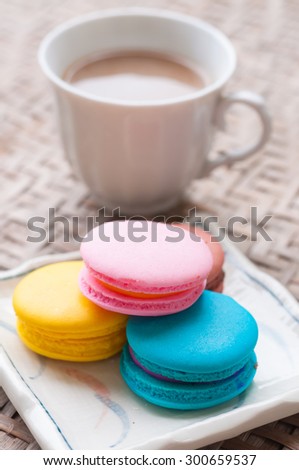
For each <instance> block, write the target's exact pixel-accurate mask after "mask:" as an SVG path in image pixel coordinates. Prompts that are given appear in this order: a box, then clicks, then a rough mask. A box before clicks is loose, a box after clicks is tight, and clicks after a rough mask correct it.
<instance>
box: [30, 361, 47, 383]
mask: <svg viewBox="0 0 299 470" xmlns="http://www.w3.org/2000/svg"><path fill="white" fill-rule="evenodd" d="M36 356H37V359H38V362H39V365H38V370H37V372H36V374H35V375H30V376H29V379H31V380H36V379H39V377H40V376H41V375H42V374H43V372H44V370H45V368H46V365H47V360H46V358H45V357H42V356H39V355H36Z"/></svg>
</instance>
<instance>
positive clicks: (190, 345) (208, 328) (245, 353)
mask: <svg viewBox="0 0 299 470" xmlns="http://www.w3.org/2000/svg"><path fill="white" fill-rule="evenodd" d="M127 338H128V345H127V346H126V347H125V348H124V350H123V354H122V358H121V374H122V376H123V378H124V380H125V382H126V383H127V385H128V386H129V387H130V388H131V390H132V391H133V392H135V393H136V394H137V395H139V396H140V397H142V398H144V399H145V400H147V401H149V402H151V403H154V404H156V405H159V406H163V407H166V408H175V409H182V410H183V409H200V408H207V407H210V406H214V405H218V404H220V403H223V402H225V401H227V400H230V399H232V398H234V397H236V396H237V395H239V394H240V393H241V392H243V391H244V390H245V389H246V388H247V387H248V386H249V385H250V384H251V382H252V380H253V378H254V375H255V372H256V368H257V361H256V356H255V353H254V347H255V345H256V342H257V338H258V328H257V324H256V321H255V320H254V318H253V317H252V315H251V314H250V313H249V312H248V311H247V310H246V309H245V308H243V307H242V306H241V305H239V304H238V303H237V302H236V301H235V300H233V299H232V298H230V297H228V296H226V295H223V294H218V293H215V292H211V291H204V293H203V294H202V296H201V297H200V298H199V299H198V301H197V302H196V303H195V304H193V305H192V306H191V307H190V308H189V309H187V310H185V311H184V312H181V313H177V314H174V315H169V316H163V317H146V318H140V317H131V318H130V319H129V322H128V325H127Z"/></svg>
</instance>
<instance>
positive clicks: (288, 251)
mask: <svg viewBox="0 0 299 470" xmlns="http://www.w3.org/2000/svg"><path fill="white" fill-rule="evenodd" d="M126 5H132V2H131V1H125V0H123V1H120V0H119V1H116V0H106V1H104V0H85V1H84V2H83V1H81V0H52V1H51V2H48V1H46V0H35V1H33V2H29V3H28V2H24V0H15V1H14V2H6V1H4V0H0V14H1V18H2V22H1V23H2V25H1V29H0V38H1V39H0V41H1V49H0V63H1V65H2V71H3V72H2V74H1V78H0V80H1V87H0V94H1V108H0V113H1V117H2V119H1V121H2V122H1V126H0V136H1V138H0V192H1V201H2V204H1V206H0V269H8V268H11V267H14V266H16V265H18V264H19V263H20V262H22V261H24V260H26V259H28V258H30V257H33V256H38V255H40V254H49V253H59V252H63V251H72V250H74V249H77V248H78V242H76V241H75V240H72V239H71V240H70V241H69V242H68V243H65V242H64V240H63V233H62V231H61V230H60V229H59V227H57V224H56V226H55V227H54V225H53V223H50V224H48V227H47V229H48V231H49V233H54V235H55V237H54V241H53V242H52V243H49V242H48V241H44V242H43V243H29V242H27V241H26V239H27V236H28V229H27V221H28V219H29V218H30V217H32V216H40V217H45V220H46V221H47V220H48V210H49V207H53V208H55V210H56V214H57V215H62V216H66V217H70V216H71V215H77V216H79V233H80V234H81V235H83V234H84V229H85V226H86V217H87V216H90V215H96V212H97V209H98V207H97V205H96V204H95V203H94V202H93V200H92V199H91V197H90V196H89V194H88V192H87V190H86V188H85V187H84V186H83V185H82V184H81V182H80V181H78V180H76V178H75V177H74V175H73V174H72V170H71V168H70V167H69V165H68V163H67V162H66V160H65V158H64V156H63V152H62V149H61V145H60V141H59V138H58V133H57V129H56V125H55V121H54V114H53V108H52V97H51V93H50V89H49V85H48V83H47V82H46V80H45V78H44V77H43V76H42V73H41V71H40V69H39V66H38V64H37V59H36V54H37V48H38V45H39V43H40V40H41V39H42V37H43V36H44V35H45V34H46V33H47V32H48V31H50V30H51V29H52V28H53V27H54V26H55V25H57V24H59V23H61V22H63V21H64V20H66V19H69V18H72V17H74V16H77V15H79V14H82V13H86V12H91V11H94V10H98V9H101V8H109V7H115V6H126ZM134 5H140V6H154V7H163V8H167V9H170V8H171V9H173V10H177V11H181V12H184V13H189V14H192V15H194V16H196V17H198V18H202V19H204V20H207V21H209V22H210V23H212V24H213V25H215V26H217V27H218V28H220V29H221V30H222V31H223V32H224V33H225V34H227V36H228V37H229V38H230V39H231V41H232V43H233V44H234V46H235V48H236V50H237V55H238V68H237V71H236V73H235V75H234V77H233V79H232V80H231V82H230V83H229V85H228V87H227V91H228V92H229V91H236V90H241V89H250V90H252V91H255V92H258V93H261V94H262V95H263V96H264V97H265V98H266V100H267V104H268V107H269V111H270V113H271V115H272V116H273V132H272V137H271V140H270V141H269V143H268V144H267V145H266V147H265V148H264V149H263V150H262V151H260V152H258V153H257V154H256V155H255V156H254V157H252V158H251V159H249V160H247V161H244V162H239V163H236V164H235V165H233V166H231V167H230V168H227V167H222V168H218V169H217V170H215V171H214V172H213V173H212V174H211V175H210V177H209V178H207V179H205V180H200V181H198V180H197V181H195V182H194V183H193V184H192V186H191V187H190V188H188V192H187V195H186V201H185V202H184V204H183V205H182V206H181V207H180V208H177V211H180V213H185V212H186V211H187V209H188V208H190V207H194V206H196V207H198V210H199V211H200V213H206V214H212V215H217V216H218V218H219V222H218V223H219V224H220V225H221V226H224V227H226V223H227V220H228V219H229V218H230V217H231V216H234V215H238V216H242V217H245V218H246V219H247V220H249V218H250V208H251V207H257V208H258V218H259V219H262V218H263V216H264V215H267V214H270V215H271V216H272V218H271V220H270V221H269V222H268V224H267V232H268V234H269V235H270V237H271V239H272V241H265V240H264V239H262V238H261V237H258V239H257V240H251V239H250V224H246V225H241V224H240V225H239V226H238V227H235V229H236V230H235V233H236V234H237V235H239V234H245V235H247V239H246V241H245V242H242V243H239V244H238V246H239V248H240V249H241V250H242V251H243V252H245V253H246V254H247V255H248V257H249V258H250V259H251V260H252V261H253V262H255V263H256V264H257V265H258V266H259V267H260V268H261V269H263V270H265V271H266V272H268V273H270V274H271V275H273V276H274V277H275V278H277V279H279V280H280V281H281V282H282V284H284V285H285V286H287V287H288V289H289V290H290V291H291V292H292V293H293V295H294V296H295V297H297V298H298V299H299V250H298V248H299V166H298V149H299V99H298V97H299V80H298V76H297V74H296V72H297V70H296V67H297V64H298V59H299V56H298V47H297V45H298V42H299V28H298V21H299V3H298V2H297V1H296V0H242V1H239V2H236V1H234V0H221V1H217V2H212V1H206V0H200V1H195V0H174V1H172V2H170V0H156V1H154V0H148V1H146V0H143V1H135V2H134ZM228 130H229V133H228V135H227V136H224V135H222V134H219V135H218V136H217V138H216V139H215V142H214V146H213V150H212V154H216V152H217V149H221V148H228V147H230V146H238V144H240V143H241V142H243V140H244V139H245V140H246V139H247V138H248V139H250V138H252V137H253V136H254V134H255V133H256V132H258V123H256V121H255V120H254V117H253V116H251V115H250V114H248V113H246V112H245V111H244V109H242V108H239V107H237V106H236V107H235V109H233V110H232V112H231V113H230V115H229V116H228ZM52 222H53V221H52ZM54 228H55V230H54ZM15 406H16V407H17V404H15ZM211 447H212V448H219V449H220V448H221V449H258V448H261V449H263V448H264V449H269V448H271V449H284V448H297V449H298V448H299V415H296V416H293V417H288V418H286V419H284V420H281V421H278V422H275V423H271V424H269V425H267V426H263V427H262V428H259V429H255V430H251V431H249V432H247V433H245V434H243V435H242V436H238V437H237V438H234V439H231V440H229V441H223V442H220V443H216V444H214V445H213V446H211ZM0 448H2V449H16V448H23V449H26V448H28V449H29V448H33V449H34V448H38V446H37V444H36V442H35V441H34V438H33V437H32V436H31V434H30V432H29V431H28V429H27V428H26V426H25V424H24V423H23V422H22V420H21V418H20V417H19V416H18V414H17V412H16V410H15V407H14V406H13V405H12V403H10V401H9V400H8V399H7V397H6V395H5V393H4V392H3V390H1V389H0Z"/></svg>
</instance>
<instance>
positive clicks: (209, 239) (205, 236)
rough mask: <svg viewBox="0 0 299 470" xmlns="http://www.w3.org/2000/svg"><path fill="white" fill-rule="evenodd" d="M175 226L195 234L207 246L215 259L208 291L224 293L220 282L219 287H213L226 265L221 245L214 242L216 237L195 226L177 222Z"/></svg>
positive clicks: (208, 282)
mask: <svg viewBox="0 0 299 470" xmlns="http://www.w3.org/2000/svg"><path fill="white" fill-rule="evenodd" d="M174 225H177V226H178V227H182V228H183V229H184V230H188V231H191V232H193V233H195V235H196V236H197V237H199V238H201V239H202V240H203V241H204V242H205V243H206V244H207V246H208V247H209V249H210V251H211V253H212V257H213V266H212V269H211V271H210V273H209V275H208V281H207V289H210V288H211V290H217V292H222V290H221V283H220V282H219V285H217V286H216V287H215V284H214V287H211V285H212V283H213V282H214V281H215V279H216V278H217V277H218V276H219V274H220V273H221V271H222V267H223V264H224V251H223V248H222V246H221V245H220V243H219V242H217V241H216V240H214V238H215V237H213V235H212V234H211V233H209V232H206V231H205V230H202V229H201V228H199V227H198V226H196V225H195V226H194V225H190V224H186V223H182V224H180V223H178V222H176V223H175V224H174ZM222 288H223V286H222Z"/></svg>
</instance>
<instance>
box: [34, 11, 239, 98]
mask: <svg viewBox="0 0 299 470" xmlns="http://www.w3.org/2000/svg"><path fill="white" fill-rule="evenodd" d="M138 15H139V16H152V17H160V18H166V19H172V20H176V21H181V22H184V23H189V24H191V25H194V26H197V27H199V28H200V29H202V30H205V31H208V32H209V33H211V34H212V35H214V36H215V37H216V38H217V40H218V41H219V42H221V43H222V45H223V47H224V48H225V49H226V51H227V53H228V57H229V67H228V68H227V71H226V72H225V73H224V74H223V75H222V77H220V78H218V79H217V80H215V81H214V82H213V83H211V84H209V85H207V86H205V87H204V88H201V89H200V90H198V91H196V92H192V93H190V94H187V95H183V96H181V97H174V98H164V99H156V100H150V101H148V100H138V101H133V100H132V101H131V100H120V99H112V98H105V97H101V96H96V95H93V94H92V93H88V92H86V91H83V90H80V89H79V88H77V87H75V86H74V85H72V84H71V83H68V82H66V81H65V80H63V79H62V78H61V77H59V76H58V75H57V74H56V73H55V72H53V71H52V69H51V67H50V66H49V65H48V62H47V60H46V51H47V49H48V47H49V46H50V45H51V43H52V41H53V40H54V39H55V38H56V37H58V36H59V35H60V34H61V33H63V32H64V31H66V30H68V29H72V28H74V27H76V26H79V25H80V24H82V23H86V22H89V21H93V20H97V19H101V18H106V17H113V16H138ZM38 61H39V64H40V67H41V69H42V70H43V72H44V74H45V75H46V77H47V78H48V79H49V80H50V81H51V82H52V83H54V84H55V85H56V86H58V87H59V88H60V89H62V90H64V91H66V92H68V93H70V94H72V95H76V96H78V97H80V98H84V99H87V100H89V101H92V102H97V103H103V104H111V105H117V106H131V107H154V106H165V105H172V104H178V103H184V102H188V101H192V100H194V99H197V98H202V97H205V96H207V95H210V94H212V93H214V92H215V91H217V90H219V89H221V88H222V87H223V86H224V85H225V83H226V82H227V81H228V80H229V79H230V77H231V76H232V74H233V73H234V71H235V68H236V62H237V58H236V52H235V49H234V47H233V45H232V43H231V41H230V40H229V39H228V38H227V36H226V35H225V34H223V33H222V32H221V31H220V30H219V29H217V28H215V27H214V26H212V25H211V24H209V23H207V22H205V21H203V20H200V19H198V18H196V17H193V16H190V15H186V14H184V13H180V12H178V11H173V10H165V9H159V8H144V7H123V8H113V9H103V10H98V11H94V12H92V13H88V14H85V15H81V16H78V17H75V18H73V19H71V20H68V21H66V22H64V23H62V24H60V25H58V26H57V27H55V28H54V29H52V30H51V31H50V32H49V33H48V34H47V35H46V36H45V37H44V39H43V40H42V42H41V44H40V46H39V49H38Z"/></svg>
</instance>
